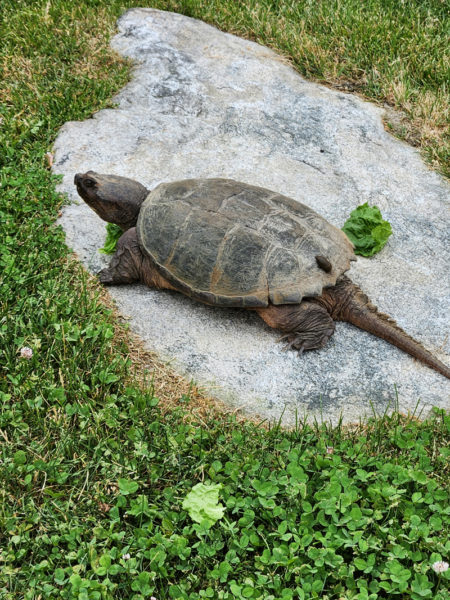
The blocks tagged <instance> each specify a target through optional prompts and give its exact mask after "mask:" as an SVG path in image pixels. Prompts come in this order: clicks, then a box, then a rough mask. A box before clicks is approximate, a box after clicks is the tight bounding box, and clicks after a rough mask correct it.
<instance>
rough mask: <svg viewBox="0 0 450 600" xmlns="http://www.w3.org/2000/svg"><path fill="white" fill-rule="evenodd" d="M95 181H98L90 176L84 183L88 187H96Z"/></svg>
mask: <svg viewBox="0 0 450 600" xmlns="http://www.w3.org/2000/svg"><path fill="white" fill-rule="evenodd" d="M95 183H96V182H95V181H94V180H93V179H89V178H88V179H85V180H84V185H85V186H86V187H94V185H95Z"/></svg>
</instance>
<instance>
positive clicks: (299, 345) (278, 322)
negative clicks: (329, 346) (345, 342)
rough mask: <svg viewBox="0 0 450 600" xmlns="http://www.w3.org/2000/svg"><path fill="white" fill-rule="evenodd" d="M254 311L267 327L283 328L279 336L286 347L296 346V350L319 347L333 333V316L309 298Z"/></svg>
mask: <svg viewBox="0 0 450 600" xmlns="http://www.w3.org/2000/svg"><path fill="white" fill-rule="evenodd" d="M256 311H257V312H258V314H259V316H260V317H261V318H262V319H263V320H264V321H265V322H266V323H267V324H268V325H270V327H273V328H274V329H280V330H281V331H283V332H284V333H285V335H284V336H283V337H282V338H281V339H282V340H285V341H287V347H288V349H290V350H298V352H299V354H302V353H303V351H305V350H315V349H316V348H322V347H323V346H325V344H326V343H327V341H328V339H329V338H330V337H331V336H332V335H333V333H334V329H335V325H334V321H333V319H332V318H331V317H330V315H329V314H328V312H327V311H326V310H325V308H323V307H322V306H319V305H317V304H313V303H312V302H308V301H305V302H302V303H301V304H281V305H279V306H275V305H271V306H268V307H267V308H258V309H256Z"/></svg>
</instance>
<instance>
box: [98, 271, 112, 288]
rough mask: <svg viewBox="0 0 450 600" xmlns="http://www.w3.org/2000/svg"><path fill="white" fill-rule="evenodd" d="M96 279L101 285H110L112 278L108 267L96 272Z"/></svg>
mask: <svg viewBox="0 0 450 600" xmlns="http://www.w3.org/2000/svg"><path fill="white" fill-rule="evenodd" d="M97 277H98V280H99V281H100V283H103V285H112V284H113V283H114V278H113V276H112V273H111V271H110V270H109V269H102V270H101V271H99V272H98V273H97Z"/></svg>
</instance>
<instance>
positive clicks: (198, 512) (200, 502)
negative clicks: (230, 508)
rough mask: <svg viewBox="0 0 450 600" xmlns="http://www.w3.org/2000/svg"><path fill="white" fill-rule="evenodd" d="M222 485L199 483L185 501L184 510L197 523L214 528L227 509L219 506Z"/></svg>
mask: <svg viewBox="0 0 450 600" xmlns="http://www.w3.org/2000/svg"><path fill="white" fill-rule="evenodd" d="M221 487H222V486H221V484H205V483H197V485H194V487H193V488H192V490H191V491H190V492H189V494H188V495H187V496H186V498H185V499H184V500H183V508H184V510H187V511H188V513H189V516H190V517H191V519H192V520H193V521H196V522H197V523H205V522H206V523H207V525H208V527H212V526H213V525H214V523H215V522H216V521H218V520H219V519H221V518H222V517H223V515H224V512H225V509H224V507H223V506H222V504H219V491H220V488H221Z"/></svg>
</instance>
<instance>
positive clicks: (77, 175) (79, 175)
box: [73, 173, 82, 186]
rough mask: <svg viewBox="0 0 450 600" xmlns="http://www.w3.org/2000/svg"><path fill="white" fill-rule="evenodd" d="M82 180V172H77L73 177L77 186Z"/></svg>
mask: <svg viewBox="0 0 450 600" xmlns="http://www.w3.org/2000/svg"><path fill="white" fill-rule="evenodd" d="M81 180H82V175H81V173H77V174H76V175H75V177H74V179H73V182H74V184H75V185H76V186H78V185H79V184H80V183H81Z"/></svg>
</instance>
